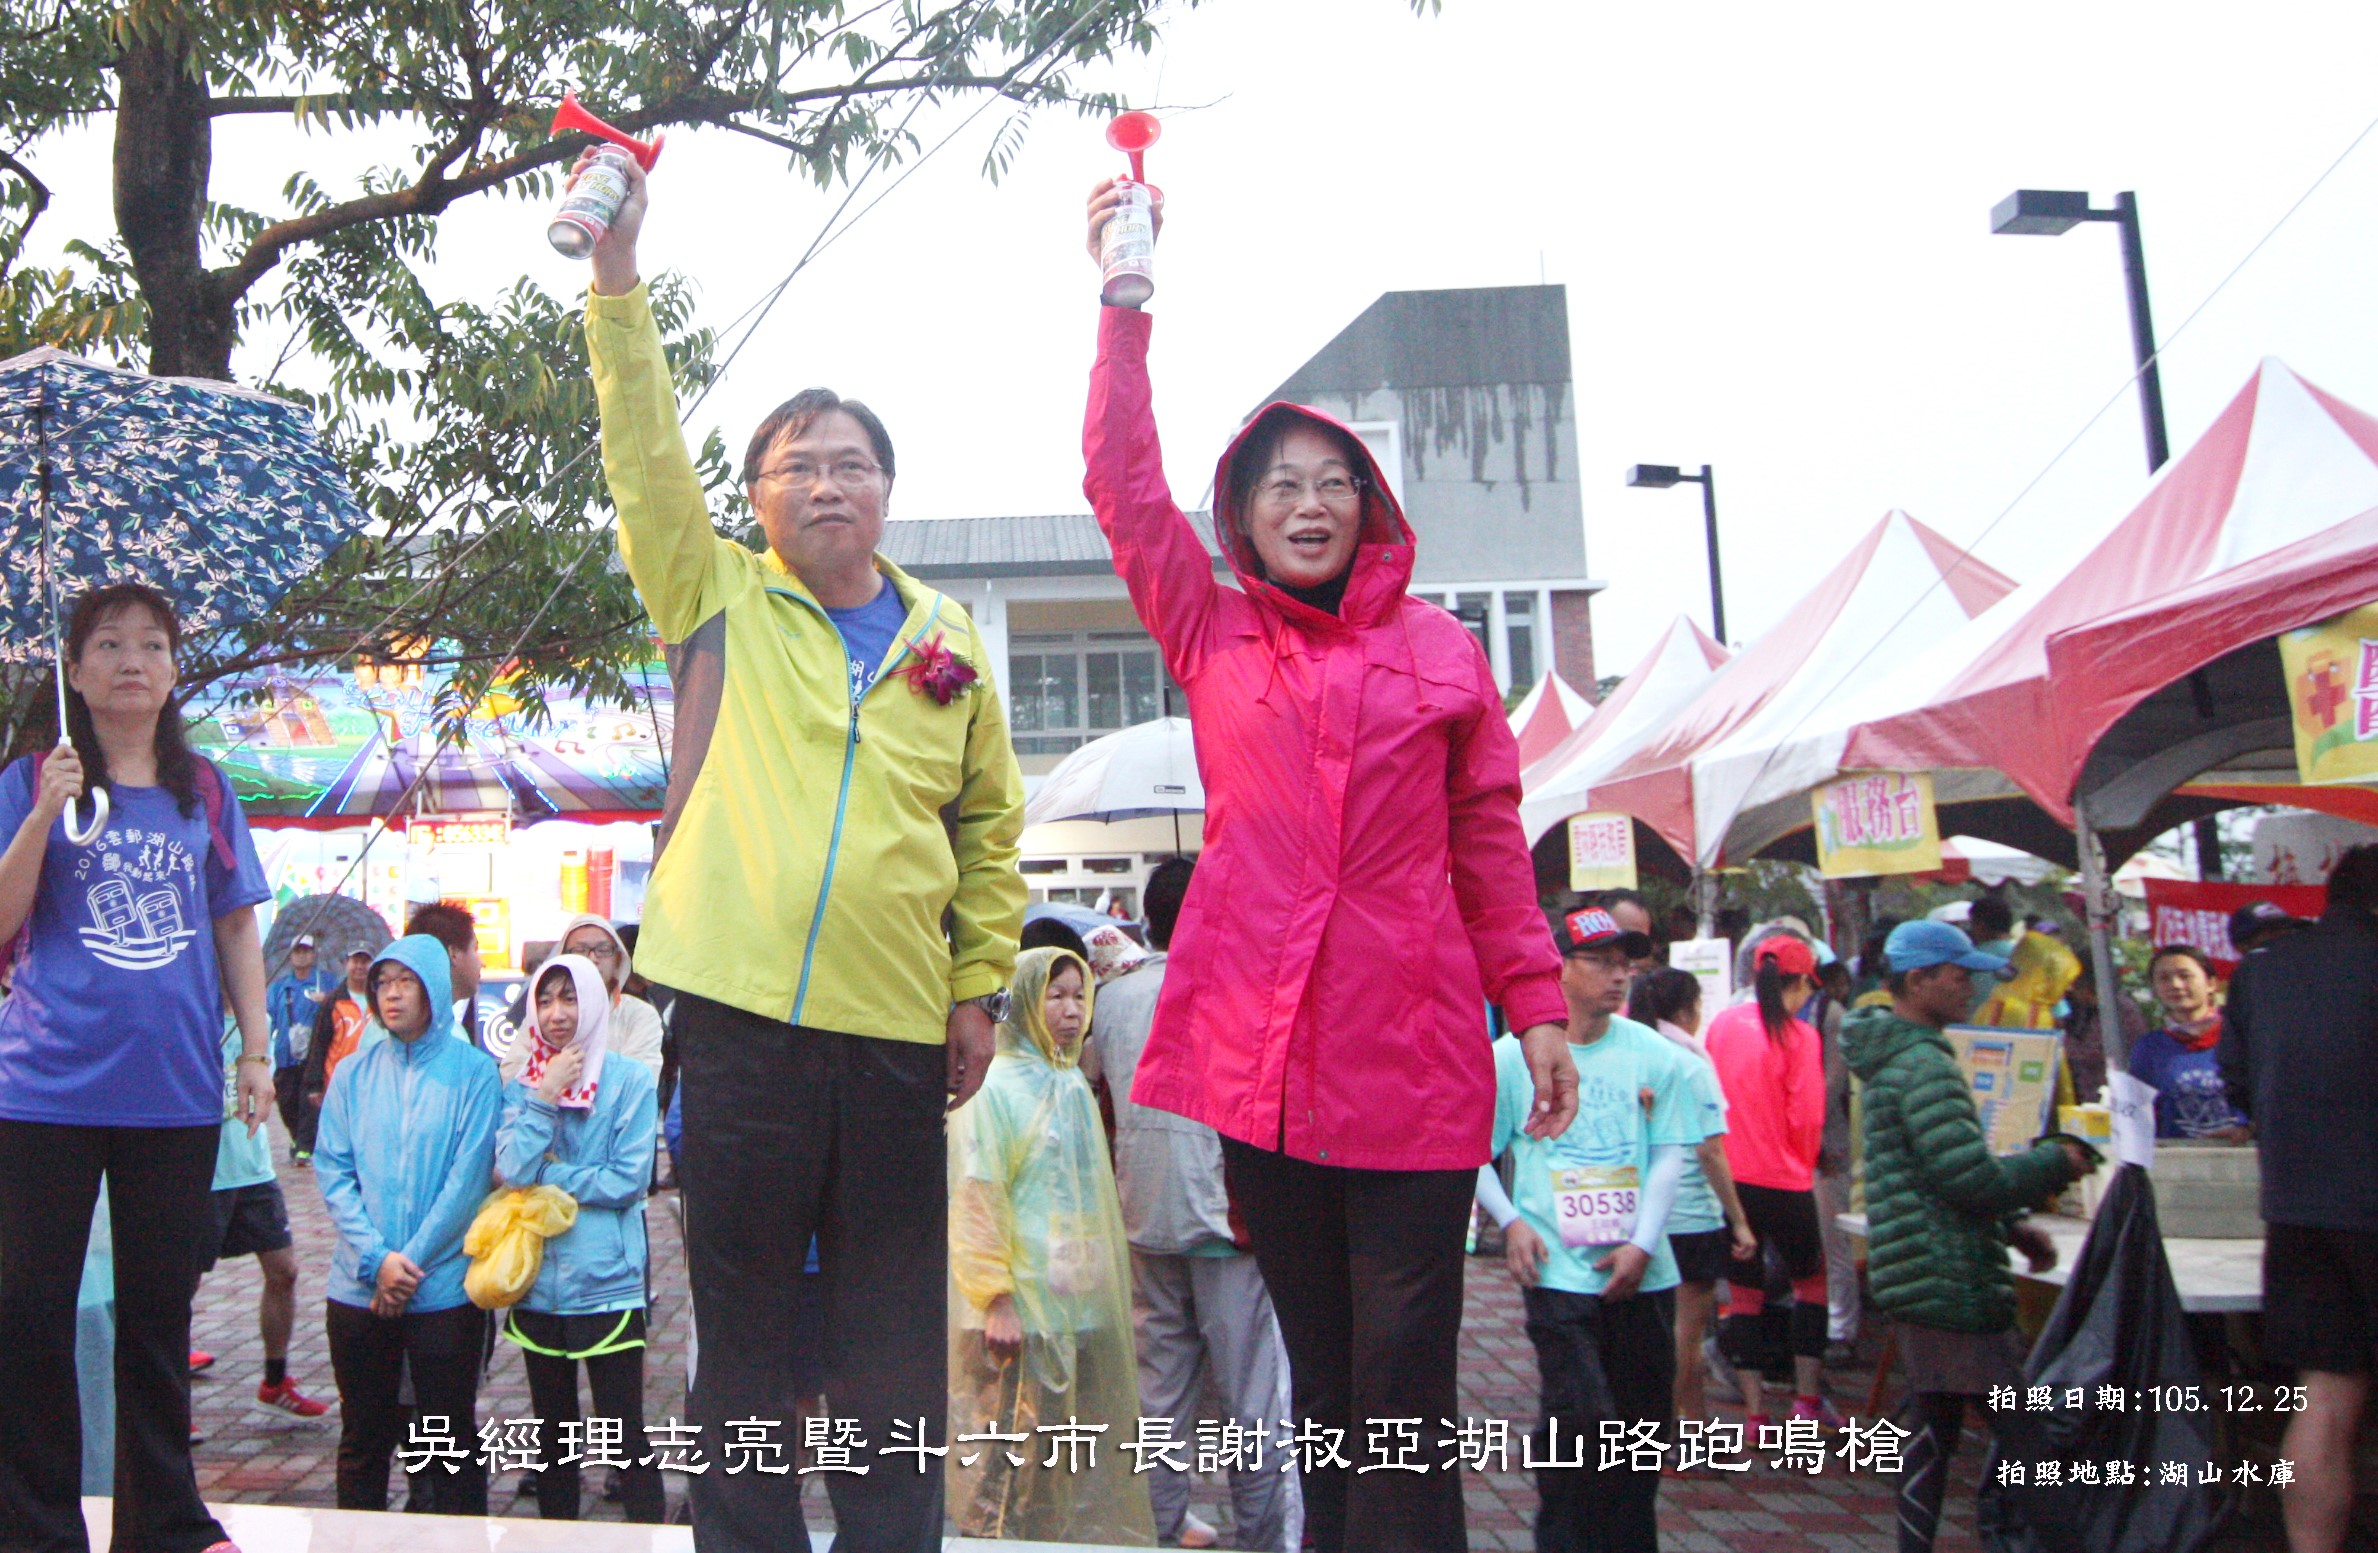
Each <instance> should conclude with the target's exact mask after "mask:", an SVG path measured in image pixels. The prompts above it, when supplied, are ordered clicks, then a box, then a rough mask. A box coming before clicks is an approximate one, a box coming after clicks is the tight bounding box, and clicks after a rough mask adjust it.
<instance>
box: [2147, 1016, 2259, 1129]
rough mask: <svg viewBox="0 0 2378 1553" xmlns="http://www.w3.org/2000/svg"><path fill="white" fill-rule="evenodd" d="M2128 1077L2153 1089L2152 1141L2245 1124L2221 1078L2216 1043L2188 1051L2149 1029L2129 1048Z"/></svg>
mask: <svg viewBox="0 0 2378 1553" xmlns="http://www.w3.org/2000/svg"><path fill="white" fill-rule="evenodd" d="M2130 1075H2131V1077H2133V1078H2135V1079H2137V1080H2138V1081H2139V1082H2140V1083H2142V1084H2152V1085H2154V1086H2155V1136H2157V1137H2158V1138H2207V1137H2211V1136H2212V1135H2213V1134H2214V1133H2217V1132H2219V1131H2220V1130H2221V1129H2222V1128H2224V1127H2242V1126H2244V1125H2245V1123H2246V1117H2245V1115H2244V1113H2242V1112H2241V1111H2239V1110H2238V1109H2237V1107H2235V1106H2233V1105H2231V1104H2230V1103H2229V1086H2228V1085H2227V1084H2225V1083H2223V1082H2222V1079H2221V1043H2220V1042H2219V1041H2215V1042H2214V1043H2213V1044H2212V1045H2210V1046H2208V1047H2206V1048H2205V1049H2204V1050H2203V1051H2190V1050H2189V1049H2188V1048H2187V1047H2185V1046H2183V1045H2181V1044H2180V1041H2179V1039H2178V1038H2177V1037H2175V1036H2174V1035H2173V1034H2172V1033H2171V1032H2170V1031H2169V1030H2150V1031H2148V1032H2147V1033H2146V1034H2145V1035H2142V1036H2140V1037H2139V1039H2138V1043H2137V1044H2136V1045H2134V1046H2132V1047H2131V1049H2130Z"/></svg>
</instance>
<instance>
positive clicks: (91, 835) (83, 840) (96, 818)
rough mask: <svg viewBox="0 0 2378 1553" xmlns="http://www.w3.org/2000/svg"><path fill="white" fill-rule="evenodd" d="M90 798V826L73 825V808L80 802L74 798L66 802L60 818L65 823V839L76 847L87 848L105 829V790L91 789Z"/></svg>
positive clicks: (102, 788)
mask: <svg viewBox="0 0 2378 1553" xmlns="http://www.w3.org/2000/svg"><path fill="white" fill-rule="evenodd" d="M90 798H91V823H90V824H88V825H81V826H78V825H76V824H75V821H74V806H75V805H76V804H77V803H79V802H81V800H80V799H76V798H69V799H67V800H66V812H65V814H64V815H62V816H61V817H60V818H62V819H63V820H64V821H65V824H66V839H67V840H68V841H71V842H73V843H74V844H75V845H76V846H78V847H87V846H89V845H90V844H91V842H92V841H93V840H94V839H95V838H96V837H97V836H98V834H99V833H100V832H101V831H102V830H105V829H106V828H107V789H106V788H104V787H99V788H93V789H92V790H91V794H90Z"/></svg>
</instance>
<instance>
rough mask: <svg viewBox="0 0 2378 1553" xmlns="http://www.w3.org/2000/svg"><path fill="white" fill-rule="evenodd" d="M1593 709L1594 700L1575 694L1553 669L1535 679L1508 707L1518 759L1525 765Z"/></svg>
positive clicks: (1573, 729) (1548, 749) (1572, 730)
mask: <svg viewBox="0 0 2378 1553" xmlns="http://www.w3.org/2000/svg"><path fill="white" fill-rule="evenodd" d="M1593 712H1594V704H1593V703H1592V702H1591V701H1588V700H1587V699H1585V697H1583V696H1581V695H1579V694H1578V693H1577V692H1576V690H1575V689H1573V688H1572V687H1571V686H1570V684H1569V682H1568V681H1567V680H1565V679H1563V678H1561V677H1560V674H1559V672H1558V671H1557V670H1556V671H1554V672H1552V673H1549V674H1547V675H1545V676H1544V677H1543V678H1542V679H1540V680H1538V681H1536V684H1535V688H1534V689H1532V690H1530V691H1529V692H1528V693H1527V694H1526V695H1525V696H1524V697H1522V698H1521V699H1520V703H1519V705H1517V706H1515V707H1513V708H1512V709H1511V732H1512V734H1513V735H1514V736H1516V737H1517V738H1518V740H1519V763H1520V764H1521V765H1522V766H1525V765H1529V764H1531V763H1532V762H1534V761H1537V760H1540V759H1542V758H1543V757H1544V756H1545V755H1546V754H1548V753H1550V752H1551V751H1552V750H1553V749H1555V748H1557V747H1558V746H1559V745H1560V743H1561V741H1562V740H1564V739H1566V738H1568V737H1569V735H1570V734H1572V733H1575V732H1576V731H1577V729H1578V728H1579V726H1580V725H1582V724H1583V723H1584V722H1585V720H1586V719H1587V718H1588V717H1591V716H1592V715H1593Z"/></svg>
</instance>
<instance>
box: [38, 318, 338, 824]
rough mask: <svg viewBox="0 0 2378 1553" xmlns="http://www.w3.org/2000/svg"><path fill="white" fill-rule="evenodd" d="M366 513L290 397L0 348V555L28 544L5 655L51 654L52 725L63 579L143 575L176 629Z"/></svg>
mask: <svg viewBox="0 0 2378 1553" xmlns="http://www.w3.org/2000/svg"><path fill="white" fill-rule="evenodd" d="M368 521H369V519H368V518H367V517H366V515H365V513H364V511H363V508H362V506H361V505H360V504H359V503H357V501H356V500H355V493H354V491H353V490H351V489H350V488H349V487H348V485H347V478H346V475H345V474H344V473H343V472H342V471H341V470H340V468H339V466H338V464H337V463H336V462H334V461H333V460H332V459H331V457H330V455H329V454H328V453H327V452H325V451H324V450H323V447H322V445H321V442H320V441H319V439H318V438H317V437H316V435H315V431H314V422H313V416H312V414H311V413H310V412H309V411H307V410H306V409H305V408H304V407H303V406H301V405H297V404H292V403H290V402H289V401H288V400H286V399H278V398H275V397H273V396H272V395H270V394H262V393H257V392H255V391H254V390H252V389H245V388H241V387H239V386H238V385H236V384H232V383H219V382H211V381H207V380H204V379H198V378H170V377H151V376H149V375H148V374H146V373H140V372H131V371H127V370H125V369H123V368H120V367H109V366H102V365H100V364H99V363H97V362H91V361H84V360H82V359H81V358H79V357H75V356H69V355H66V354H65V353H64V352H62V351H56V350H50V349H47V348H44V349H41V350H35V351H28V352H26V353H25V354H24V355H22V356H16V357H12V358H10V359H9V360H7V361H0V555H8V556H33V557H36V558H37V560H36V562H35V564H34V565H32V566H24V565H22V564H19V565H16V566H7V567H0V662H5V663H25V662H31V661H34V660H36V659H38V658H39V657H40V656H41V654H42V653H43V652H44V651H45V650H46V651H47V652H48V654H49V655H50V657H51V659H52V660H53V661H54V662H56V663H57V664H58V726H59V727H60V728H61V729H63V728H64V727H65V726H66V676H65V664H64V658H65V653H64V648H63V643H62V642H61V640H60V637H61V633H62V630H63V625H62V622H63V620H64V614H63V610H64V606H65V600H66V598H67V596H68V595H69V594H70V593H79V592H81V591H82V590H83V589H85V588H90V587H98V586H103V585H105V584H108V583H115V582H143V583H147V584H148V585H149V586H150V587H153V588H155V589H157V590H158V591H159V592H161V593H163V594H164V595H165V596H166V597H167V598H169V599H171V600H172V601H173V605H174V609H175V611H176V612H177V613H178V614H179V615H180V616H181V621H182V626H183V629H184V630H188V631H200V630H212V629H217V628H220V627H223V626H232V625H239V624H241V623H243V622H245V621H249V620H253V619H255V618H256V617H257V616H259V615H261V614H263V613H264V612H265V611H267V610H269V609H271V608H272V606H273V605H274V604H275V603H276V602H278V600H279V599H280V597H281V595H282V594H283V593H284V592H286V591H287V590H288V588H289V585H290V584H291V583H293V582H295V581H296V580H297V579H298V578H299V577H302V576H304V575H305V574H306V573H307V572H309V571H312V570H313V569H314V568H316V567H318V566H320V565H321V564H322V562H323V560H324V559H325V558H327V557H328V556H329V554H330V553H331V552H332V551H333V550H336V549H337V548H338V547H339V545H340V544H342V543H343V542H345V540H346V538H347V536H348V535H350V534H352V533H354V532H355V531H356V530H357V529H359V528H361V527H363V525H364V524H365V523H366V522H368ZM106 796H107V795H106V793H105V792H104V791H102V792H100V793H98V794H97V795H96V799H97V802H96V803H95V805H94V807H95V808H96V810H97V813H96V815H95V816H94V818H93V820H92V825H91V828H92V829H93V830H96V828H97V826H98V825H99V823H100V822H101V821H102V820H104V818H105V815H106V808H105V803H106ZM67 826H68V834H69V835H77V834H80V833H81V827H78V826H77V825H76V824H75V823H74V812H73V810H72V809H71V808H70V809H69V810H68V811H67Z"/></svg>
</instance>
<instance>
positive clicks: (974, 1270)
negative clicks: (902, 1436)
mask: <svg viewBox="0 0 2378 1553" xmlns="http://www.w3.org/2000/svg"><path fill="white" fill-rule="evenodd" d="M1091 995H1092V994H1091V977H1090V968H1089V967H1088V966H1087V965H1085V964H1084V963H1083V962H1082V960H1081V958H1080V957H1079V956H1077V955H1075V954H1073V953H1072V952H1071V951H1069V950H1064V949H1033V950H1028V951H1026V952H1025V953H1024V954H1023V955H1022V956H1021V957H1020V958H1019V959H1018V960H1017V961H1016V974H1015V982H1014V989H1013V1001H1012V1004H1011V1007H1010V1011H1009V1014H1008V1020H1007V1023H1005V1024H1003V1025H1001V1026H1000V1027H999V1049H998V1055H997V1056H996V1057H994V1058H993V1059H992V1062H991V1070H990V1074H989V1076H988V1077H987V1078H985V1079H984V1081H983V1087H982V1091H981V1093H979V1094H977V1095H976V1096H975V1097H974V1098H973V1099H972V1100H970V1101H969V1102H967V1103H966V1104H965V1105H963V1106H961V1107H959V1109H958V1110H957V1111H956V1112H955V1113H954V1114H953V1115H952V1116H951V1118H950V1149H949V1171H950V1284H951V1297H950V1312H951V1321H950V1422H949V1427H950V1454H949V1457H948V1466H947V1472H948V1489H949V1505H950V1510H951V1513H952V1514H953V1515H954V1516H955V1517H956V1518H957V1522H958V1528H959V1530H961V1531H962V1532H964V1533H966V1534H967V1535H968V1536H973V1537H1006V1538H1029V1539H1040V1540H1045V1541H1051V1542H1105V1543H1123V1544H1129V1545H1134V1546H1142V1547H1145V1546H1152V1545H1153V1544H1154V1543H1155V1540H1156V1534H1155V1522H1154V1518H1153V1516H1152V1515H1151V1513H1150V1511H1149V1508H1148V1488H1147V1480H1146V1479H1145V1478H1144V1477H1142V1476H1140V1475H1139V1474H1137V1473H1135V1472H1134V1471H1133V1470H1132V1460H1131V1457H1130V1455H1129V1454H1128V1453H1126V1452H1125V1451H1124V1449H1123V1446H1124V1445H1126V1444H1128V1443H1130V1442H1132V1441H1134V1440H1136V1439H1137V1438H1138V1434H1139V1428H1138V1423H1139V1382H1138V1369H1137V1363H1138V1361H1137V1359H1136V1357H1135V1351H1134V1349H1133V1346H1132V1333H1131V1252H1130V1247H1129V1245H1128V1244H1127V1243H1126V1242H1125V1240H1124V1237H1123V1214H1122V1209H1121V1207H1120V1206H1119V1205H1118V1203H1117V1201H1116V1198H1115V1175H1114V1169H1113V1167H1112V1166H1111V1165H1110V1164H1109V1163H1108V1159H1107V1151H1106V1133H1105V1131H1104V1129H1103V1128H1102V1127H1101V1126H1100V1124H1099V1120H1098V1102H1097V1100H1096V1099H1095V1098H1094V1097H1093V1096H1092V1094H1091V1091H1090V1085H1089V1082H1088V1080H1086V1079H1084V1078H1083V1077H1082V1073H1081V1068H1080V1062H1081V1051H1082V1037H1083V1034H1084V1032H1086V1031H1087V1030H1088V1029H1089V1028H1090V1000H1091ZM1100 1425H1103V1426H1104V1427H1103V1428H1100V1427H1098V1426H1100ZM1044 1430H1045V1431H1047V1432H1043V1431H1044ZM969 1436H975V1437H976V1438H972V1439H969V1438H968V1437H969ZM1017 1436H1021V1437H1022V1438H1020V1439H1019V1438H1016V1437H1017ZM998 1437H1004V1438H998Z"/></svg>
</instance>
